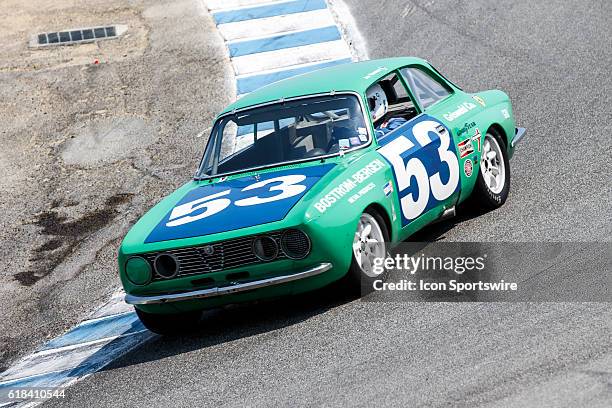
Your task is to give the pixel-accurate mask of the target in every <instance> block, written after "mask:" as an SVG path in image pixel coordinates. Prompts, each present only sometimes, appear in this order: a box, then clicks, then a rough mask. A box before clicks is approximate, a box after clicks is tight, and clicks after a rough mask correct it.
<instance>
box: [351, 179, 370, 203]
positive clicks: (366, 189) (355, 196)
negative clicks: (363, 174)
mask: <svg viewBox="0 0 612 408" xmlns="http://www.w3.org/2000/svg"><path fill="white" fill-rule="evenodd" d="M375 187H376V185H375V184H374V183H368V185H367V186H365V187H364V188H362V189H361V190H359V191H358V192H357V193H356V194H353V195H352V196H350V197H349V199H348V202H349V203H350V204H353V203H354V202H355V201H357V200H359V199H360V198H361V197H363V196H364V195H366V193H367V192H369V191H371V190H373V189H374V188H375Z"/></svg>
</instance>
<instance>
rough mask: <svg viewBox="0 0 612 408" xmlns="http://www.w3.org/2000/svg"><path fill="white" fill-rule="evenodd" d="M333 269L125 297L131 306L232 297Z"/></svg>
mask: <svg viewBox="0 0 612 408" xmlns="http://www.w3.org/2000/svg"><path fill="white" fill-rule="evenodd" d="M331 268H332V264H331V263H329V262H325V263H321V264H318V265H317V266H314V267H312V268H310V269H307V270H305V271H302V272H298V273H294V274H291V275H283V276H275V277H273V278H268V279H261V280H257V281H252V282H245V283H237V284H235V285H228V286H221V287H214V288H208V289H202V290H193V291H189V292H181V293H170V294H167V295H156V296H135V295H125V302H126V303H129V304H130V305H153V304H159V303H169V302H180V301H183V300H193V299H205V298H211V297H215V296H223V295H232V294H234V293H240V292H246V291H248V290H253V289H260V288H265V287H267V286H273V285H280V284H281V283H287V282H292V281H295V280H299V279H305V278H310V277H311V276H316V275H320V274H322V273H323V272H327V271H329V270H330V269H331Z"/></svg>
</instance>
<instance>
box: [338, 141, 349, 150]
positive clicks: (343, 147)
mask: <svg viewBox="0 0 612 408" xmlns="http://www.w3.org/2000/svg"><path fill="white" fill-rule="evenodd" d="M338 146H339V148H340V150H346V149H350V148H351V142H349V140H348V139H340V140H338Z"/></svg>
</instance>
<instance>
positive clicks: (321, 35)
mask: <svg viewBox="0 0 612 408" xmlns="http://www.w3.org/2000/svg"><path fill="white" fill-rule="evenodd" d="M205 4H206V6H207V7H208V10H209V11H210V12H211V14H212V16H213V18H214V20H215V22H216V24H217V28H218V29H219V32H220V33H221V36H222V37H223V39H224V40H225V43H226V45H227V50H228V53H229V56H230V60H231V62H232V66H233V68H234V72H235V74H236V89H237V94H238V95H237V96H240V95H244V94H246V93H249V92H252V91H254V90H256V89H257V88H260V87H262V86H264V85H267V84H270V83H273V82H276V81H279V80H281V79H285V78H289V77H291V76H294V75H298V74H302V73H306V72H309V71H312V70H315V69H320V68H324V67H328V66H332V65H336V64H342V63H345V62H349V61H353V60H360V59H367V55H366V53H365V45H364V42H363V39H362V38H361V37H360V35H359V33H358V32H357V31H355V29H354V24H353V22H352V17H351V16H350V14H349V12H348V9H347V8H346V6H345V5H344V3H343V2H342V1H341V0H327V2H326V1H325V0H281V1H265V0H264V1H262V0H205ZM340 21H341V22H342V23H339V22H340ZM123 297H124V293H123V292H122V291H118V292H116V293H115V294H114V295H113V296H112V298H111V299H110V300H109V302H107V303H106V304H105V305H104V306H102V307H101V308H100V309H98V310H97V311H96V312H95V313H93V314H92V315H91V316H90V317H89V318H87V319H85V320H84V321H82V322H81V323H79V324H78V325H77V326H75V327H74V328H72V329H71V330H69V331H68V332H67V333H65V334H63V335H62V336H59V337H57V338H55V339H53V340H51V341H49V342H47V343H46V344H44V345H43V346H42V347H41V348H39V349H38V350H36V351H35V352H34V353H33V354H30V355H28V356H26V357H24V358H22V359H21V360H19V361H18V362H17V363H16V364H15V365H13V366H12V367H11V368H9V369H8V370H7V371H5V372H4V373H2V374H0V407H2V406H7V405H10V406H11V407H13V406H16V405H27V406H33V405H36V404H37V403H40V402H42V400H36V401H33V400H28V401H22V402H21V403H19V402H17V404H16V403H15V400H11V401H9V400H7V399H6V398H5V397H6V396H7V394H8V391H9V390H11V389H16V388H26V387H41V388H51V387H67V386H69V385H71V384H73V383H74V382H76V381H78V380H80V379H82V378H84V377H86V376H88V375H90V374H92V373H94V372H96V371H98V370H100V369H102V368H103V367H104V366H106V365H108V364H109V363H111V362H112V361H113V360H115V359H116V358H118V357H120V356H121V355H123V354H125V353H127V352H128V351H130V350H133V349H134V348H136V347H139V346H141V345H142V344H144V343H145V342H147V341H149V340H150V339H152V338H154V337H155V336H156V335H155V334H153V333H151V332H150V331H148V330H146V329H145V328H144V326H143V325H142V323H141V322H140V320H138V317H137V316H136V314H135V313H134V312H133V309H132V307H131V306H129V305H127V304H126V303H125V302H124V301H123Z"/></svg>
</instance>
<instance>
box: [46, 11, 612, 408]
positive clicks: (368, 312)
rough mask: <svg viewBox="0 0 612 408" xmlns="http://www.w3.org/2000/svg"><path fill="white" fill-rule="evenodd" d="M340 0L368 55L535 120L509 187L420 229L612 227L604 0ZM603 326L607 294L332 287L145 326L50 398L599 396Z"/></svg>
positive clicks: (97, 401)
mask: <svg viewBox="0 0 612 408" xmlns="http://www.w3.org/2000/svg"><path fill="white" fill-rule="evenodd" d="M348 4H349V6H350V7H351V9H352V11H353V15H354V16H355V19H356V20H357V24H358V28H359V29H360V30H361V32H362V34H363V35H364V37H365V38H366V39H368V50H369V52H370V56H371V57H372V58H376V57H383V56H392V55H417V56H421V57H424V58H426V59H428V60H429V61H430V62H431V63H433V64H434V65H435V66H437V67H438V68H439V69H440V70H441V71H442V72H444V73H445V74H447V76H448V77H449V78H450V79H452V80H454V81H455V82H457V83H458V84H460V85H462V86H463V87H464V88H465V89H466V90H469V91H476V90H483V89H490V88H498V89H503V90H505V91H506V92H507V93H508V94H509V95H510V96H511V98H512V101H513V103H514V110H515V115H516V117H517V121H518V122H519V124H520V125H521V126H524V127H526V128H527V129H528V131H529V134H528V137H527V139H526V140H525V141H524V142H523V143H522V144H521V145H519V148H518V149H517V153H516V156H515V158H514V159H513V160H512V162H511V166H512V188H511V194H510V198H509V200H508V202H507V203H506V204H505V205H504V206H503V207H502V208H501V209H499V210H497V211H494V212H490V213H487V214H482V215H478V216H473V215H469V214H468V215H463V216H459V217H458V218H457V219H455V220H454V221H452V222H447V223H444V224H440V225H437V226H436V227H435V228H432V229H429V230H428V231H429V232H428V233H425V234H422V236H421V237H420V238H421V239H445V240H451V241H452V240H456V241H459V240H462V241H463V240H468V241H469V240H473V241H554V240H561V241H585V242H589V241H591V242H601V241H606V242H609V240H610V236H611V232H612V222H611V221H610V216H609V214H610V210H611V208H610V203H611V202H612V193H611V188H612V187H611V186H612V183H611V180H610V175H609V171H608V166H609V161H610V157H612V149H611V145H612V144H611V143H610V138H609V134H610V130H612V129H611V125H610V121H609V119H610V102H612V101H611V100H610V99H611V97H610V94H609V90H610V89H611V83H612V80H611V79H610V77H609V66H610V64H611V63H612V43H611V42H610V41H609V39H610V28H609V25H608V20H609V16H611V15H612V4H610V2H606V1H588V2H571V4H570V2H565V1H541V2H533V1H530V2H528V1H521V2H511V3H510V2H488V1H467V2H453V3H452V5H451V4H448V5H447V4H445V2H432V1H426V2H425V1H424V2H420V1H419V2H417V1H410V2H399V1H398V2H392V1H387V2H361V1H359V2H358V1H349V2H348ZM600 256H601V257H609V256H610V253H609V251H606V250H605V248H604V249H603V250H602V253H601V254H600ZM602 273H610V271H609V270H607V271H602ZM611 326H612V308H611V307H610V304H609V303H500V304H492V303H472V304H457V303H384V304H381V303H366V302H361V301H359V300H354V299H346V298H338V297H337V296H335V294H334V293H330V292H329V291H328V292H323V293H317V294H315V295H310V296H305V297H301V298H299V299H286V300H283V301H277V302H271V303H266V304H262V305H256V306H248V307H233V308H230V309H227V310H222V311H213V312H209V313H207V314H206V315H205V316H204V319H203V321H202V325H201V328H199V330H197V331H196V332H195V333H193V334H190V335H187V336H181V337H176V338H158V339H155V340H153V341H152V342H150V343H148V344H147V345H145V346H143V347H142V348H140V349H137V350H135V351H133V352H131V353H130V354H128V355H127V356H125V357H124V358H122V359H120V360H118V361H116V362H114V363H113V364H112V365H111V366H109V367H107V368H106V369H104V370H103V371H101V372H98V373H96V374H94V375H92V376H91V377H88V378H87V379H85V380H83V381H81V382H80V383H78V384H77V385H75V386H73V387H71V388H69V389H68V390H67V392H66V398H65V399H63V400H54V401H50V402H48V403H47V405H63V406H148V407H157V406H170V405H171V406H214V407H220V406H243V405H251V406H260V405H262V406H279V405H280V406H294V405H317V406H318V405H356V406H397V405H401V406H470V407H474V406H483V407H485V406H486V407H488V406H503V407H507V406H515V407H525V406H538V407H544V406H551V407H553V406H554V407H560V406H568V407H580V406H584V407H598V406H601V407H604V406H610V402H611V401H612V385H611V384H612V347H611V344H610V333H611V331H610V330H611V328H612V327H611Z"/></svg>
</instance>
